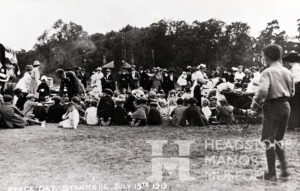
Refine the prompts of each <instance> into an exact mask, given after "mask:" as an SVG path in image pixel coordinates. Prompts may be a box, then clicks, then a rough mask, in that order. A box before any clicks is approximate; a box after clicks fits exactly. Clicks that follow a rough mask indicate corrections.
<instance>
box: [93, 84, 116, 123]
mask: <svg viewBox="0 0 300 191" xmlns="http://www.w3.org/2000/svg"><path fill="white" fill-rule="evenodd" d="M112 96H113V91H112V90H111V89H107V88H106V89H104V91H103V96H102V97H101V98H100V101H99V104H98V109H97V115H98V118H99V121H100V124H101V125H102V126H109V125H110V123H111V118H112V115H113V111H114V108H115V104H114V101H113V100H112V98H111V97H112Z"/></svg>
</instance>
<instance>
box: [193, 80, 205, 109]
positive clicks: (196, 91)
mask: <svg viewBox="0 0 300 191" xmlns="http://www.w3.org/2000/svg"><path fill="white" fill-rule="evenodd" d="M205 83H206V81H205V80H204V79H202V78H198V79H197V85H196V86H195V88H194V95H193V97H194V98H195V99H196V100H197V105H198V106H199V107H201V103H202V102H201V98H202V95H201V87H202V85H203V84H205Z"/></svg>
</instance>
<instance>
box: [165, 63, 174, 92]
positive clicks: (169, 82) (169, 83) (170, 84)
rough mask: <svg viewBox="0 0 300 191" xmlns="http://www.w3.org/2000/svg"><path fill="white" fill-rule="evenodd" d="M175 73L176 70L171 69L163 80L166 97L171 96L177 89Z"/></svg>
mask: <svg viewBox="0 0 300 191" xmlns="http://www.w3.org/2000/svg"><path fill="white" fill-rule="evenodd" d="M174 72H175V71H174V69H173V68H170V69H169V70H168V75H166V76H165V78H164V79H163V84H164V91H165V93H166V95H169V92H170V91H171V90H174V89H175V83H176V81H177V79H176V77H175V76H174Z"/></svg>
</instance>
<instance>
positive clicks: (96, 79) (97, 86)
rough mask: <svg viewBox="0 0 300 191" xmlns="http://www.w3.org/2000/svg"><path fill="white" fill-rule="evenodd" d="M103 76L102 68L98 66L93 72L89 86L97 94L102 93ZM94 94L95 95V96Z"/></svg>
mask: <svg viewBox="0 0 300 191" xmlns="http://www.w3.org/2000/svg"><path fill="white" fill-rule="evenodd" d="M103 77H104V75H103V73H102V68H101V67H98V68H97V69H96V73H95V74H93V76H92V78H91V87H92V88H93V92H94V94H97V95H98V96H99V95H101V94H102V83H101V80H102V78H103ZM97 95H95V96H97Z"/></svg>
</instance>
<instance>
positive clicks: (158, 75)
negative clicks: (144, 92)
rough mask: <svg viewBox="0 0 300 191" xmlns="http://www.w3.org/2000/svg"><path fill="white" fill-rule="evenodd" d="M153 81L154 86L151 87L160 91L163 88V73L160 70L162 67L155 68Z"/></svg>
mask: <svg viewBox="0 0 300 191" xmlns="http://www.w3.org/2000/svg"><path fill="white" fill-rule="evenodd" d="M153 73H154V74H153V77H152V79H153V83H152V87H151V89H153V90H155V91H156V92H158V91H159V90H160V88H161V82H162V74H161V72H160V68H159V67H157V68H153Z"/></svg>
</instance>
